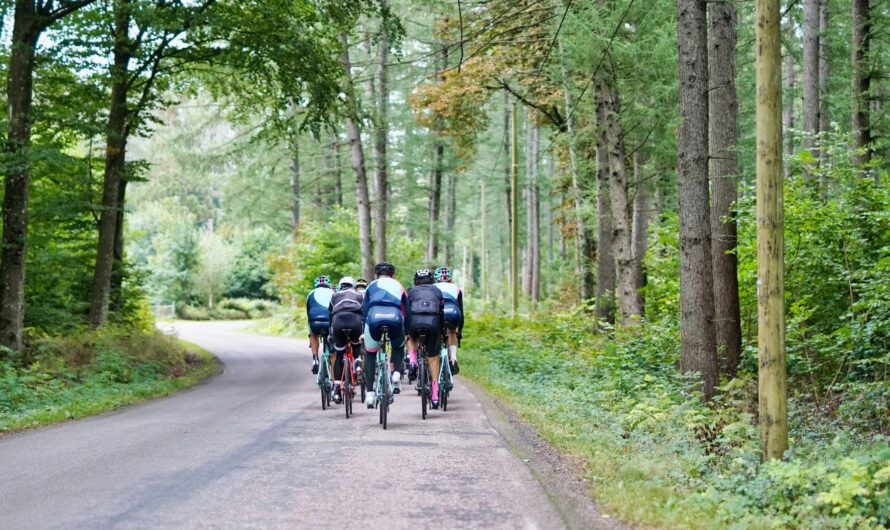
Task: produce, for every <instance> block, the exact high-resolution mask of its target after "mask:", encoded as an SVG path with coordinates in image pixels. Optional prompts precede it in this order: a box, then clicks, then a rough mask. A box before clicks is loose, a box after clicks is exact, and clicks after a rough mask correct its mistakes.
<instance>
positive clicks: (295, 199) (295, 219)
mask: <svg viewBox="0 0 890 530" xmlns="http://www.w3.org/2000/svg"><path fill="white" fill-rule="evenodd" d="M299 226H300V140H299V138H293V139H292V140H291V148H290V231H291V235H292V236H294V237H296V236H297V227H299Z"/></svg>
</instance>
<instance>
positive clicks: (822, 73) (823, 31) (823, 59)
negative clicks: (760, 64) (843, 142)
mask: <svg viewBox="0 0 890 530" xmlns="http://www.w3.org/2000/svg"><path fill="white" fill-rule="evenodd" d="M828 61H829V50H828V0H819V131H820V132H827V131H828V129H829V128H830V126H829V122H828V90H829V88H828V72H829V62H828ZM820 154H821V155H822V159H823V160H824V159H825V155H826V153H825V152H824V151H820Z"/></svg>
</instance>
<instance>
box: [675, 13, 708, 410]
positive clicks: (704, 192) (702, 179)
mask: <svg viewBox="0 0 890 530" xmlns="http://www.w3.org/2000/svg"><path fill="white" fill-rule="evenodd" d="M705 5H706V3H705V2H704V0H678V1H677V8H678V9H677V10H678V12H679V18H678V44H679V52H680V134H679V143H678V150H679V152H680V156H679V168H678V169H679V171H678V176H677V184H678V193H677V196H678V199H679V217H680V347H681V353H680V369H681V370H682V371H683V372H698V373H699V375H700V377H701V387H700V389H701V391H702V394H703V397H704V399H706V400H709V399H711V397H713V395H714V390H715V387H716V386H717V350H716V345H715V331H714V276H713V272H712V260H711V240H710V238H711V219H710V205H709V202H708V33H707V14H706V10H705Z"/></svg>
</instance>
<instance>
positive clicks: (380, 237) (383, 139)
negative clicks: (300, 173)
mask: <svg viewBox="0 0 890 530" xmlns="http://www.w3.org/2000/svg"><path fill="white" fill-rule="evenodd" d="M382 4H383V6H385V5H386V2H385V1H384V2H382ZM377 46H378V54H377V56H378V61H377V65H378V72H377V90H376V92H377V119H376V124H377V127H376V131H375V132H376V135H375V136H376V143H375V146H376V150H377V202H376V203H375V205H374V206H375V208H374V230H375V234H376V237H375V239H376V242H375V246H374V248H375V251H376V258H377V261H378V262H382V261H386V211H387V207H388V203H389V200H388V199H389V185H388V182H387V179H388V171H389V167H388V162H387V160H388V159H387V156H386V145H387V140H388V136H389V124H388V123H387V120H388V104H389V85H388V83H387V75H386V61H387V57H388V53H389V39H388V35H387V34H386V29H385V26H384V28H383V29H382V30H381V32H380V42H378V43H377Z"/></svg>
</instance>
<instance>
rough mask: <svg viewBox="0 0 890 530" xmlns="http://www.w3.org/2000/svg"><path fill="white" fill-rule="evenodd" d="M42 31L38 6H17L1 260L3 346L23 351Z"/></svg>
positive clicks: (9, 83)
mask: <svg viewBox="0 0 890 530" xmlns="http://www.w3.org/2000/svg"><path fill="white" fill-rule="evenodd" d="M41 30H42V28H41V27H39V26H38V22H37V15H36V13H35V7H34V2H27V1H17V2H16V5H15V21H14V23H13V29H12V44H11V48H10V57H9V75H8V77H7V83H6V103H7V120H8V122H7V123H8V125H7V136H6V154H7V156H8V157H9V160H10V162H11V163H10V164H9V165H8V167H7V169H6V171H5V179H4V194H3V244H2V250H0V252H2V254H0V345H2V346H5V347H7V348H10V349H12V350H14V351H21V349H22V329H23V326H24V315H25V251H26V248H25V243H26V239H27V232H28V195H29V191H30V183H31V102H32V97H33V93H32V86H33V76H34V53H35V48H36V46H37V39H38V37H39V36H40V33H41Z"/></svg>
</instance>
